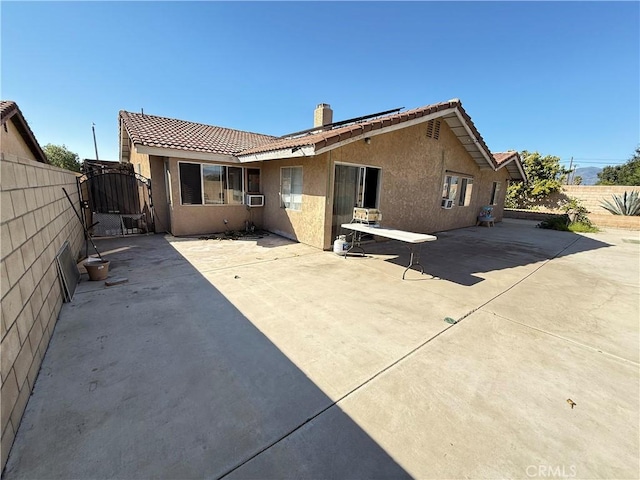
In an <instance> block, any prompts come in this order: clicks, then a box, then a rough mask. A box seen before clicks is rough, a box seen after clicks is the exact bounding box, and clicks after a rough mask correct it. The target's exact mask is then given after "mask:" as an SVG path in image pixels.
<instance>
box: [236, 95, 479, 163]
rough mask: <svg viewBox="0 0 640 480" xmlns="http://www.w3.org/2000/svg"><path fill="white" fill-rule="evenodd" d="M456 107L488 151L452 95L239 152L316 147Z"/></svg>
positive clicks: (248, 153)
mask: <svg viewBox="0 0 640 480" xmlns="http://www.w3.org/2000/svg"><path fill="white" fill-rule="evenodd" d="M456 107H457V108H458V110H459V111H460V113H461V114H462V116H463V117H464V118H465V120H466V122H467V124H468V125H469V126H470V128H471V130H472V132H473V134H474V135H475V137H476V139H477V140H478V142H479V143H480V144H481V146H482V147H483V148H484V149H485V150H486V152H487V153H489V152H490V150H489V147H487V145H486V144H485V142H484V140H483V138H482V136H481V135H480V133H479V132H478V130H477V129H476V127H475V126H474V125H473V122H472V121H471V117H469V115H467V113H466V112H465V111H464V109H463V108H462V103H461V102H460V100H457V99H455V100H449V101H448V102H441V103H435V104H432V105H427V106H424V107H420V108H415V109H413V110H407V111H406V112H400V113H394V114H391V115H385V116H382V117H378V118H375V119H372V120H366V121H362V122H358V123H354V124H352V125H347V126H344V127H338V128H334V129H331V130H327V131H324V132H319V133H311V134H308V135H305V136H302V137H297V138H291V137H283V138H279V139H277V140H274V141H272V142H269V143H266V144H263V145H260V146H256V147H254V148H250V149H247V150H244V151H242V152H240V154H239V155H252V154H256V153H264V152H270V151H275V150H284V149H288V148H294V147H301V146H315V147H316V148H324V147H328V146H330V145H332V144H334V143H338V142H341V141H343V140H346V139H348V138H350V137H355V136H359V135H362V134H364V133H367V132H371V131H374V130H378V129H381V128H384V127H389V126H391V125H396V124H399V123H403V122H407V121H409V120H413V119H416V118H420V117H424V116H426V115H430V114H432V113H436V112H439V111H442V110H448V109H451V108H456Z"/></svg>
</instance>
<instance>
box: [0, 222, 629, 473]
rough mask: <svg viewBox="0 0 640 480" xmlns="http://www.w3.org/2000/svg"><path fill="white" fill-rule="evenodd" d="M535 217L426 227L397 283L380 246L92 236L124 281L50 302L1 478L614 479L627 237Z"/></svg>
mask: <svg viewBox="0 0 640 480" xmlns="http://www.w3.org/2000/svg"><path fill="white" fill-rule="evenodd" d="M534 225H535V224H534V223H532V222H526V221H509V222H503V223H502V224H498V225H496V227H495V228H490V229H489V228H482V227H473V228H469V229H462V230H458V231H453V232H444V233H442V234H439V240H438V241H437V242H431V243H429V244H428V245H425V246H424V248H423V255H422V263H423V264H424V265H425V271H426V274H425V275H419V274H418V273H417V272H409V273H408V274H407V278H408V280H407V281H403V280H401V277H402V272H403V270H404V265H406V262H407V261H408V251H407V249H406V248H405V247H404V246H403V245H402V244H400V243H398V242H385V243H376V244H372V245H368V246H367V247H366V249H367V256H366V257H365V258H355V257H354V258H348V259H346V260H345V259H344V258H342V257H339V256H337V255H335V254H333V253H331V252H322V251H318V250H316V249H313V248H311V247H307V246H305V245H300V244H296V243H293V242H289V241H287V240H285V239H282V238H280V237H277V236H273V235H270V236H266V237H264V238H260V239H255V240H250V241H246V240H245V241H240V240H238V241H230V240H225V241H218V240H200V239H197V238H196V239H186V238H180V239H177V238H173V237H167V238H163V237H161V236H146V237H145V236H143V237H128V238H122V239H111V240H108V241H100V242H99V243H98V246H99V248H100V250H101V252H103V255H104V256H105V257H107V258H109V259H110V260H112V263H111V268H110V273H111V275H112V276H113V277H114V278H115V277H127V278H128V279H129V282H128V283H126V284H122V285H116V286H111V287H106V286H104V282H86V281H85V282H82V283H81V284H80V285H79V288H78V290H77V293H76V296H75V297H74V300H73V302H72V303H70V304H67V305H65V306H64V308H63V310H62V312H61V316H60V320H59V322H58V326H57V328H56V331H55V333H54V336H53V340H52V343H51V346H50V348H49V351H48V353H47V355H46V357H45V361H44V363H43V369H42V372H41V375H40V377H39V379H38V381H37V383H36V389H35V391H34V394H33V396H32V398H31V400H30V402H29V405H28V407H27V412H26V414H25V417H24V420H23V423H22V426H21V428H20V430H19V432H18V435H17V439H16V443H15V446H14V448H13V451H12V452H11V455H10V458H9V462H8V464H7V469H6V473H5V476H6V478H8V479H10V478H38V477H47V478H69V477H74V478H85V477H91V478H112V477H118V478H141V477H144V478H146V477H159V478H176V477H179V478H191V477H203V476H206V477H215V478H220V477H224V476H227V475H228V474H230V476H236V477H238V478H247V477H254V478H255V477H260V478H267V477H278V478H280V477H300V476H305V477H312V478H316V477H320V478H325V477H331V476H333V477H340V478H343V477H349V478H351V477H356V478H372V477H373V478H376V477H387V478H388V477H394V478H395V477H403V476H417V477H420V478H436V477H438V478H440V477H449V478H452V477H463V476H496V477H506V476H512V477H520V478H523V477H532V478H533V477H545V476H548V475H546V474H545V472H547V473H548V470H544V468H546V467H545V465H546V466H547V467H553V468H557V467H558V466H559V465H562V466H566V468H567V469H569V468H570V467H575V468H576V469H577V472H576V474H575V475H574V476H577V477H584V476H589V477H591V478H595V477H598V478H611V477H621V476H622V477H624V476H625V475H626V476H631V477H635V476H637V475H638V474H640V471H638V442H637V433H638V432H637V428H636V427H634V426H637V424H638V405H637V401H636V400H634V399H637V398H638V375H637V370H638V362H637V359H635V360H634V358H635V357H634V355H637V350H636V351H634V348H633V344H634V342H635V345H636V346H637V344H638V325H637V318H638V314H639V310H640V309H639V305H638V300H637V295H636V297H634V296H633V293H634V291H635V293H636V294H637V292H638V286H639V284H640V281H639V280H638V277H637V274H636V275H635V278H634V270H633V268H635V267H629V269H628V270H627V271H626V272H625V271H624V269H625V265H630V264H632V263H633V262H634V261H635V265H636V266H637V265H638V260H639V258H640V254H639V251H638V245H637V244H632V243H626V242H623V241H622V238H623V237H625V236H626V237H628V236H629V232H615V231H614V232H611V233H604V234H598V235H595V236H581V235H574V234H570V233H564V232H552V231H544V230H539V229H536V228H534ZM83 278H86V275H85V277H83ZM572 279H577V282H573V283H572ZM576 284H577V285H579V290H580V291H584V292H585V294H584V295H583V296H581V297H580V301H579V302H575V304H572V306H571V312H572V314H569V313H562V314H560V315H561V316H562V322H556V319H557V317H558V315H559V314H558V313H557V311H561V312H565V311H566V310H567V309H566V308H565V306H566V298H567V293H566V291H565V289H566V288H568V287H570V286H572V285H574V286H575V285H576ZM603 285H604V287H603ZM550 286H555V288H553V287H550ZM589 289H591V290H589ZM600 291H603V292H606V294H605V293H603V295H606V299H607V303H602V300H603V298H604V297H602V298H601V297H599V296H598V295H596V294H595V293H594V292H596V293H597V292H600ZM541 298H542V299H543V300H540V299H541ZM536 301H537V302H538V307H539V308H538V310H536V311H535V312H534V309H535V305H536ZM600 304H602V305H601V306H599V305H600ZM603 305H605V306H603ZM606 305H609V307H607V306H606ZM619 305H622V307H620V308H618V307H617V306H619ZM553 306H555V308H553ZM609 310H611V312H612V315H611V317H612V318H611V319H610V318H609V317H608V313H607V312H608V311H609ZM593 311H597V313H593ZM534 313H536V314H535V315H534ZM588 315H595V316H596V317H597V318H598V319H599V321H600V325H602V324H603V323H606V325H607V327H606V328H598V329H591V330H589V329H585V328H584V323H585V322H584V320H583V319H584V318H586V317H587V316H588ZM445 317H452V318H454V319H456V320H461V322H460V323H458V324H456V325H453V326H451V325H449V324H448V323H446V322H444V318H445ZM634 321H635V323H634ZM559 323H560V324H561V327H559V326H558V324H559ZM585 332H586V333H585ZM596 347H601V349H603V352H604V353H599V352H598V351H597V348H596ZM564 397H566V398H564ZM567 398H572V399H573V400H574V401H575V402H576V403H577V405H576V407H575V408H574V409H573V410H571V407H570V406H569V404H568V403H567V402H566V400H567ZM634 402H635V403H634ZM560 404H561V406H560ZM607 405H608V406H609V407H607ZM607 408H609V410H607ZM624 422H627V430H625V431H624V433H623V434H617V435H616V432H619V431H620V430H621V429H622V428H623V424H624ZM628 425H632V427H631V428H629V427H628ZM634 428H635V430H634ZM634 435H635V439H636V440H635V441H634V440H633V436H634ZM576 438H578V440H576ZM601 441H602V442H606V445H605V446H599V445H601ZM449 444H453V445H449ZM447 445H448V446H447ZM581 449H583V450H584V451H585V452H587V453H586V454H585V455H582V454H581V455H578V452H579V451H581ZM614 451H617V452H618V455H619V456H620V457H621V458H622V459H620V460H614V459H613V453H612V452H614ZM577 457H578V458H577ZM545 462H546V463H545ZM559 462H560V463H559ZM634 462H635V463H634ZM531 465H533V467H530V466H531ZM541 466H542V467H541ZM540 468H542V470H540ZM634 468H635V470H634ZM533 469H536V470H535V474H534V475H530V473H532V472H534V470H533ZM554 471H555V470H554ZM572 472H573V470H567V474H570V473H572ZM556 476H558V475H556Z"/></svg>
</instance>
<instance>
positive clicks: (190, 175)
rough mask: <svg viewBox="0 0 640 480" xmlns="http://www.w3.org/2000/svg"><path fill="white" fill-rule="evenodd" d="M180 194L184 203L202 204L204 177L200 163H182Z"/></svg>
mask: <svg viewBox="0 0 640 480" xmlns="http://www.w3.org/2000/svg"><path fill="white" fill-rule="evenodd" d="M179 166H180V195H181V199H182V204H183V205H200V204H202V179H201V177H200V164H199V163H180V164H179Z"/></svg>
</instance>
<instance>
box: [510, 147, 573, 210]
mask: <svg viewBox="0 0 640 480" xmlns="http://www.w3.org/2000/svg"><path fill="white" fill-rule="evenodd" d="M520 158H521V159H522V167H523V168H524V172H525V174H526V175H527V181H526V182H517V183H512V184H511V185H509V189H508V190H507V200H506V205H507V207H511V208H528V207H530V206H531V205H532V204H534V203H535V202H536V201H537V200H540V199H542V198H544V197H546V196H548V195H549V194H551V193H554V192H557V191H560V189H561V188H562V182H563V180H564V179H565V178H566V177H565V176H566V175H567V173H568V171H567V170H566V169H564V168H563V167H562V166H561V165H560V158H559V157H555V156H552V155H546V156H544V157H543V156H542V155H540V154H539V153H538V152H528V151H527V150H523V151H522V152H521V153H520Z"/></svg>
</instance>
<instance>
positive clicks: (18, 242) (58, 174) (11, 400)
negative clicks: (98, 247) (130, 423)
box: [0, 136, 84, 468]
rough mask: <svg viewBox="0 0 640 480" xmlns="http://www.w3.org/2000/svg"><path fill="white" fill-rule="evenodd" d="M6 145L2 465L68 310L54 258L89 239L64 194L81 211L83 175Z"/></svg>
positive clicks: (1, 189) (1, 222)
mask: <svg viewBox="0 0 640 480" xmlns="http://www.w3.org/2000/svg"><path fill="white" fill-rule="evenodd" d="M3 139H4V136H3ZM5 147H7V144H5V143H3V144H2V158H1V159H0V165H1V175H2V179H1V182H0V185H1V186H0V195H1V199H0V200H1V203H0V205H1V207H2V216H1V219H0V227H1V229H2V237H1V241H0V246H1V263H0V273H1V281H0V292H1V300H0V302H1V310H2V321H1V322H0V324H1V327H0V328H1V330H0V336H1V338H2V340H1V344H0V352H1V363H0V372H1V379H2V391H1V398H0V403H1V405H2V421H1V427H2V467H0V468H3V467H4V464H5V462H6V459H7V456H8V454H9V450H10V448H11V445H12V443H13V439H14V437H15V435H16V432H17V430H18V426H19V425H20V420H21V418H22V414H23V412H24V409H25V407H26V405H27V400H28V399H29V395H30V393H31V391H32V389H33V387H34V383H35V381H36V377H37V375H38V370H39V368H40V364H41V362H42V359H43V357H44V354H45V352H46V350H47V346H48V345H49V339H50V338H51V334H52V332H53V329H54V327H55V325H56V322H57V319H58V314H59V312H60V309H61V307H62V290H61V286H60V283H59V278H58V273H57V267H56V263H55V255H56V253H57V252H58V250H60V248H61V247H62V244H63V243H64V241H65V240H68V241H69V243H70V246H71V254H72V255H73V257H74V258H77V257H78V254H79V253H80V251H81V249H82V246H83V243H84V242H83V231H82V227H81V225H80V222H79V221H78V219H77V218H76V216H75V214H74V212H73V210H72V208H71V205H70V204H69V202H68V200H67V198H66V197H65V195H64V192H63V191H62V187H64V188H65V189H66V190H67V192H68V193H69V195H70V196H71V198H72V200H73V202H74V204H75V206H76V208H77V209H78V210H79V208H80V205H79V201H78V194H77V188H76V175H75V174H74V173H73V172H70V171H68V170H63V169H60V168H57V167H53V166H51V165H47V164H43V163H39V162H36V161H34V160H33V157H31V153H30V152H28V153H29V157H26V158H25V157H20V156H17V155H15V154H12V153H9V152H5ZM10 148H12V147H10ZM8 149H9V148H8Z"/></svg>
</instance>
